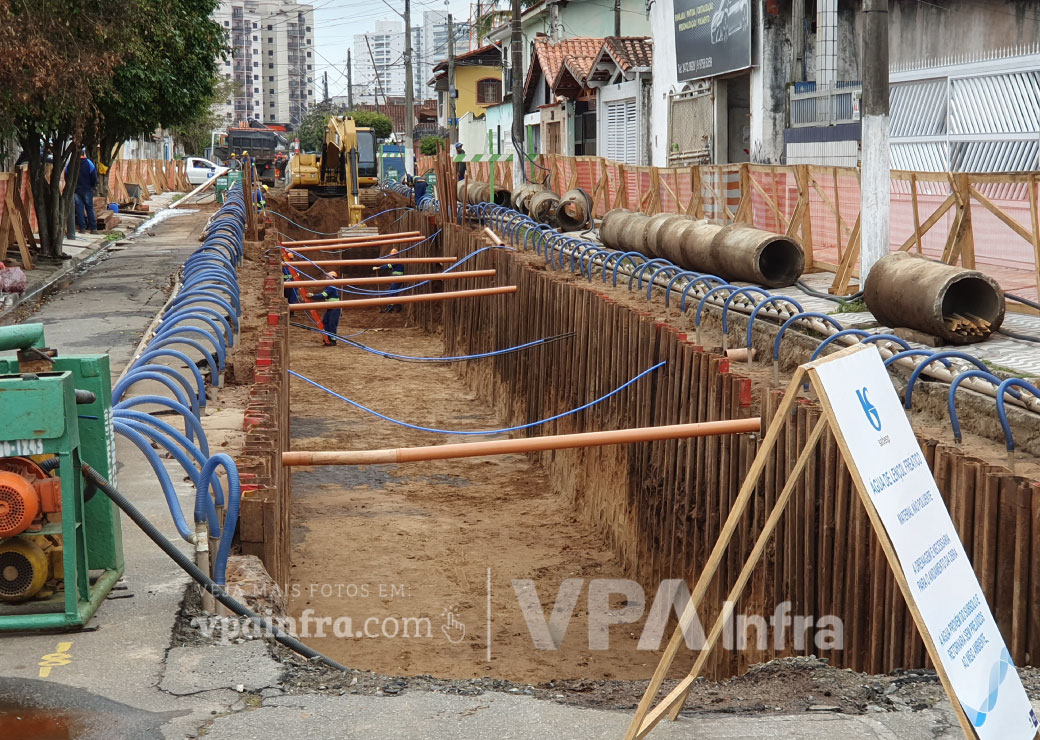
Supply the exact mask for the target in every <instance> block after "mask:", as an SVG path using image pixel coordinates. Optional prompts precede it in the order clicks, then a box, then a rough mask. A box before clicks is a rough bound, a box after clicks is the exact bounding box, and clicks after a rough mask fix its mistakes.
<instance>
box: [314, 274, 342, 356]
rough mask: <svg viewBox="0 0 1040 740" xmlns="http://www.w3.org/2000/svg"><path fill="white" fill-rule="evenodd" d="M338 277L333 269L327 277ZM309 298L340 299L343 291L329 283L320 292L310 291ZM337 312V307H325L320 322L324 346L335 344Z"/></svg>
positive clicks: (320, 299) (337, 323)
mask: <svg viewBox="0 0 1040 740" xmlns="http://www.w3.org/2000/svg"><path fill="white" fill-rule="evenodd" d="M338 277H339V273H338V272H336V271H335V270H333V271H332V272H330V273H329V278H330V279H333V280H335V279H336V278H338ZM311 298H313V299H314V300H316V301H341V300H343V291H342V290H341V289H340V288H337V287H336V286H335V285H330V286H328V287H327V288H325V290H323V291H322V292H320V293H312V294H311ZM339 314H340V309H339V308H338V307H337V308H326V309H325V316H324V317H323V318H322V320H321V323H322V324H323V325H324V327H325V331H326V334H323V335H322V340H321V341H322V344H324V345H325V346H326V347H335V346H336V337H335V334H336V332H337V331H338V330H339Z"/></svg>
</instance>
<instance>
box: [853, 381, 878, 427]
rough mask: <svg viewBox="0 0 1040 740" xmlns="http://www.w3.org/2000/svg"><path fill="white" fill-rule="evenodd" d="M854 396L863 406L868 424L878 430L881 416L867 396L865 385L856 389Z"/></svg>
mask: <svg viewBox="0 0 1040 740" xmlns="http://www.w3.org/2000/svg"><path fill="white" fill-rule="evenodd" d="M856 398H858V399H859V405H860V406H862V407H863V413H864V414H866V415H867V421H869V422H870V426H872V427H874V429H876V430H877V431H879V432H880V431H881V416H880V415H879V414H878V412H877V409H876V408H874V404H872V403H871V402H870V400H869V399H868V398H867V389H866V387H864V388H863V390H859V391H856Z"/></svg>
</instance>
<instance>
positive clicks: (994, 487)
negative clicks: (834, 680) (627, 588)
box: [398, 213, 1040, 678]
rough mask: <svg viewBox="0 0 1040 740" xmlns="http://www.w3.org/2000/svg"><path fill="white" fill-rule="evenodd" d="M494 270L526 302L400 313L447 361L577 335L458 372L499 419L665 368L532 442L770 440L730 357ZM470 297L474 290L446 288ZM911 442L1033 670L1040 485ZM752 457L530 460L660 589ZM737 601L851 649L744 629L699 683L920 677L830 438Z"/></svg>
mask: <svg viewBox="0 0 1040 740" xmlns="http://www.w3.org/2000/svg"><path fill="white" fill-rule="evenodd" d="M398 228H400V229H401V230H412V229H418V230H421V231H423V232H424V233H426V234H431V233H433V231H435V230H436V228H437V225H436V224H434V223H433V221H432V219H431V217H430V216H428V215H426V214H419V213H411V214H408V216H407V218H405V219H403V220H402V221H401V222H400V224H399V225H398ZM485 245H486V242H485V241H484V240H483V238H482V237H481V236H480V234H479V233H476V232H472V231H470V230H468V229H464V228H462V227H459V226H454V225H449V226H447V227H446V228H445V231H444V233H443V234H442V235H441V237H439V238H437V239H435V240H433V241H432V242H430V243H429V244H427V245H423V246H422V247H419V248H418V249H417V250H416V253H419V252H420V251H421V252H422V253H423V254H430V255H432V254H446V255H450V256H455V257H462V256H465V255H467V254H470V253H472V252H473V251H475V250H477V249H479V248H481V247H483V246H485ZM490 267H493V268H495V269H497V270H498V278H497V282H498V283H499V284H515V285H517V286H518V287H519V291H518V293H517V294H516V295H512V296H495V297H488V298H479V299H472V300H462V301H451V302H444V303H425V304H423V303H419V304H412V305H411V306H410V311H411V312H412V314H411V315H412V318H413V320H415V321H417V322H419V323H420V325H423V326H424V327H425V328H427V329H428V330H430V331H441V332H442V333H443V337H444V344H445V352H446V354H449V355H455V354H469V353H478V352H486V351H491V350H495V349H501V348H504V347H509V346H513V345H516V344H520V343H523V342H526V341H531V340H535V339H539V338H543V337H547V336H550V335H556V334H561V333H564V332H574V333H575V335H574V337H573V338H570V339H567V340H564V341H560V342H555V343H552V344H549V345H547V346H545V347H540V348H537V349H533V350H529V351H525V352H519V353H513V354H508V355H503V356H498V357H494V358H490V359H486V360H480V361H476V362H469V363H465V364H464V365H462V366H460V367H462V368H463V369H462V370H461V372H462V373H463V375H464V378H465V380H466V382H467V383H468V384H469V385H470V386H471V387H473V388H474V390H476V391H477V392H478V393H479V394H480V396H481V397H482V398H483V399H484V400H486V401H487V402H488V403H490V404H492V405H493V406H494V407H495V408H497V409H500V410H501V412H502V413H503V414H504V416H505V417H506V421H507V422H508V423H509V424H522V423H527V422H530V421H534V420H537V419H540V418H544V417H548V416H552V415H554V414H557V413H560V412H562V411H565V410H567V409H571V408H575V407H577V406H581V405H583V404H585V403H586V402H588V401H589V400H591V399H593V398H597V397H599V396H601V395H603V394H604V393H606V392H608V391H609V390H611V389H613V388H615V387H617V386H619V385H621V384H622V383H623V382H625V381H626V380H628V379H629V378H632V377H634V376H635V375H637V374H638V373H639V372H641V371H643V370H645V369H647V368H649V367H651V366H652V365H654V364H656V363H657V362H660V361H661V360H667V362H668V364H667V365H666V366H665V367H664V368H661V369H660V370H658V371H656V372H655V373H653V374H651V375H650V376H649V377H648V378H644V379H643V380H641V381H640V382H638V383H637V384H635V385H633V386H631V387H630V388H628V389H627V390H626V391H624V392H622V393H620V394H618V395H616V396H614V397H612V398H611V399H609V400H608V401H606V402H604V403H600V404H598V405H596V406H594V407H592V408H590V409H588V410H586V411H583V412H581V413H578V414H576V415H573V416H569V417H566V418H564V419H561V420H559V421H556V422H553V423H550V424H547V425H545V426H541V427H539V428H537V429H533V430H528V434H531V435H544V434H564V433H570V432H583V431H595V430H602V429H618V428H622V427H630V426H631V427H637V426H650V425H661V424H675V423H685V422H691V421H711V420H716V419H726V418H735V417H747V416H750V415H753V414H760V415H761V416H762V417H763V429H765V426H766V425H767V424H768V423H769V422H770V421H771V419H772V418H773V415H774V413H775V409H776V408H777V406H778V404H779V401H780V398H781V396H782V391H779V390H776V389H770V388H766V387H764V386H763V387H759V386H758V385H757V384H754V383H753V382H752V379H751V378H748V377H745V376H742V375H741V374H740V373H737V372H734V371H733V369H732V368H731V367H730V364H729V361H728V360H727V359H726V358H725V357H724V356H721V355H716V354H712V353H710V352H708V351H705V350H704V349H703V348H701V347H698V346H695V345H694V344H693V343H692V342H691V341H689V340H688V339H687V337H686V335H685V334H682V333H681V332H679V331H678V330H676V329H674V328H673V327H671V326H669V325H667V324H664V323H661V322H657V321H655V320H654V319H652V318H651V316H650V315H649V314H645V313H640V312H638V311H635V310H633V309H631V308H629V307H627V306H623V305H621V304H619V303H617V302H615V301H613V300H611V299H610V298H609V297H608V296H606V295H604V294H602V293H600V292H598V291H597V290H595V289H593V288H592V287H590V286H589V285H587V284H585V283H583V282H575V281H574V280H572V279H568V276H564V275H553V274H551V273H548V272H546V271H545V269H544V268H542V267H541V265H534V264H527V263H525V262H524V260H523V258H522V257H520V256H518V255H516V254H514V253H512V252H509V251H507V250H490V251H486V252H483V253H482V254H480V255H478V256H477V257H475V258H474V259H473V260H470V261H469V262H468V263H467V269H484V268H490ZM460 282H467V283H471V282H474V281H460ZM465 287H478V286H477V285H476V284H467V285H453V289H461V288H465ZM427 289H431V288H427ZM432 289H433V290H438V289H439V288H437V287H434V288H432ZM819 414H820V409H819V406H818V404H816V403H815V402H813V401H810V400H807V399H806V400H803V401H801V402H799V403H798V404H797V406H796V412H795V415H794V417H793V418H792V420H791V423H789V424H788V425H787V427H786V434H785V435H783V436H782V438H781V440H780V443H779V444H778V446H777V448H776V450H775V452H774V454H773V455H772V457H771V459H770V460H769V461H768V464H767V466H766V469H765V475H764V476H763V479H762V482H761V483H760V485H759V488H758V490H757V492H756V495H755V496H754V501H753V505H752V508H751V513H750V515H749V516H748V517H747V520H746V521H745V522H742V523H741V526H740V528H739V529H738V534H737V536H736V537H735V539H734V545H733V546H732V547H731V552H730V553H729V554H728V556H727V558H725V559H724V561H723V563H722V566H721V568H720V571H719V574H718V575H717V576H716V578H715V583H714V584H713V586H712V588H711V590H710V591H709V597H708V599H707V601H709V602H712V603H714V604H718V602H719V601H721V599H722V598H723V595H724V594H725V593H726V591H728V589H729V587H730V586H731V585H732V583H733V581H734V580H735V578H736V575H737V573H738V572H739V570H740V567H741V566H742V564H743V562H744V559H745V558H746V556H747V554H748V553H749V552H750V549H751V546H752V544H753V540H754V537H755V536H756V535H757V533H758V531H759V530H760V529H761V526H762V524H763V522H764V518H765V512H767V511H769V510H770V508H771V507H772V504H773V502H774V500H775V498H776V495H777V494H778V493H779V491H780V489H781V488H782V487H783V484H784V481H785V480H786V478H787V476H786V471H788V470H789V469H791V468H792V467H793V464H794V461H795V458H796V457H797V455H798V452H799V451H800V449H801V447H802V445H803V443H804V441H805V439H806V437H807V435H808V432H809V431H810V430H811V429H812V426H813V423H814V421H815V419H816V418H817V417H818V416H819ZM920 442H921V445H922V447H923V449H924V452H925V456H926V458H927V461H928V464H929V466H930V467H931V469H932V471H933V472H934V474H935V477H936V480H937V482H938V485H939V489H940V492H941V493H942V495H943V498H944V499H945V501H946V503H947V505H948V506H949V508H950V511H951V514H952V516H953V519H954V522H955V523H956V525H957V529H958V532H959V533H960V535H961V538H962V540H963V541H964V543H965V548H966V550H967V553H968V555H969V556H970V557H971V559H972V563H973V564H974V567H975V571H976V573H977V574H978V576H979V579H980V581H981V583H982V587H983V591H984V592H985V594H986V596H987V598H988V599H989V601H990V604H991V605H993V607H994V612H995V615H996V619H997V623H998V624H999V625H1000V628H1001V631H1002V632H1003V634H1004V636H1005V639H1006V640H1007V643H1008V646H1009V648H1010V650H1011V654H1012V656H1013V658H1014V660H1015V662H1016V663H1017V664H1018V665H1029V664H1032V665H1038V664H1040V609H1038V608H1037V604H1040V484H1037V483H1036V482H1035V481H1032V480H1028V479H1026V478H1022V477H1016V476H1013V475H1011V474H1010V473H1009V472H1008V471H1007V470H1006V469H1004V468H1001V467H997V466H992V465H988V464H986V463H984V462H983V461H981V460H979V459H975V458H972V457H971V456H969V455H966V454H965V453H964V452H963V451H961V450H960V449H958V448H956V447H954V446H952V445H946V444H938V443H936V442H935V441H934V440H931V439H926V438H921V439H920ZM758 444H759V440H758V439H757V438H756V437H753V436H747V435H745V436H742V437H709V438H702V439H696V440H683V441H679V440H674V441H669V442H661V443H647V444H636V445H626V446H620V447H600V448H593V449H587V450H563V451H556V452H547V453H540V461H541V463H542V464H543V465H544V466H545V468H546V469H547V471H548V472H549V473H550V477H551V479H552V480H553V482H554V486H555V487H556V489H557V491H558V492H559V494H560V495H564V496H567V497H568V498H569V499H570V500H571V501H572V502H573V504H574V506H575V508H576V510H578V511H579V512H580V513H581V515H582V516H584V517H585V518H586V519H588V520H590V521H591V522H593V523H594V524H595V525H596V526H597V527H598V528H599V529H600V531H601V532H602V533H603V535H604V536H605V537H606V539H607V540H608V542H609V544H610V546H611V547H612V548H613V550H614V552H615V553H616V555H617V557H618V558H619V560H620V561H621V562H622V564H623V566H624V567H625V568H626V569H627V571H628V572H629V573H630V574H631V575H632V577H633V578H636V579H637V580H639V581H640V582H641V583H642V584H643V585H644V587H646V588H647V589H648V594H652V593H653V592H654V591H653V589H656V587H657V584H658V583H659V582H660V580H661V579H664V578H686V579H687V581H688V582H690V581H692V578H691V574H697V573H699V571H700V569H701V567H702V565H703V564H704V562H705V561H706V559H707V557H708V554H709V553H710V551H711V548H712V546H713V545H714V542H715V540H716V538H717V536H718V534H719V531H720V529H721V528H722V525H723V522H724V521H725V518H726V516H727V514H728V513H729V511H730V508H731V506H732V503H733V501H734V499H735V497H736V494H737V491H738V490H739V488H740V485H741V482H742V481H743V479H744V476H745V473H746V471H747V469H748V468H749V466H750V464H751V461H752V459H753V458H754V456H755V453H756V451H757V446H758ZM745 594H746V595H745V597H744V599H743V601H742V603H739V604H737V605H736V607H737V608H736V609H735V613H736V614H747V615H755V614H758V615H762V616H764V617H766V619H767V620H768V618H769V617H770V616H771V615H772V614H773V611H774V608H775V606H776V605H777V604H778V603H781V602H784V601H790V602H791V613H792V614H795V615H814V616H815V617H816V618H819V617H821V616H823V615H835V616H837V617H839V618H840V619H841V620H842V622H843V625H844V649H843V650H834V649H828V648H829V646H830V643H827V642H824V643H823V646H822V647H821V646H820V645H818V644H817V643H816V637H817V632H816V628H814V627H809V628H807V629H806V630H804V631H802V630H798V631H799V632H800V633H801V637H800V636H799V635H794V634H791V633H789V634H788V639H787V640H786V646H787V647H786V648H784V649H781V650H778V649H776V648H775V647H774V643H773V641H772V640H770V641H769V642H768V643H767V644H765V646H764V647H763V646H762V644H761V643H760V642H759V641H758V640H757V637H756V630H755V628H754V626H752V627H750V628H748V629H746V630H744V629H738V630H736V641H737V644H738V646H739V645H740V640H741V633H746V634H747V643H748V648H747V649H746V650H728V651H723V650H719V649H716V650H715V654H714V656H713V658H712V661H711V662H710V664H709V665H710V669H709V670H708V671H707V673H706V675H709V676H712V675H713V676H714V677H716V678H721V677H725V676H729V675H733V674H736V673H740V672H743V671H744V670H746V668H747V667H748V666H749V665H751V664H754V663H758V662H762V661H766V660H770V659H772V658H774V657H780V656H784V655H791V654H805V655H808V654H815V655H817V656H822V657H824V658H827V659H829V660H830V661H831V663H832V664H834V665H836V666H839V667H848V668H853V669H855V670H861V671H867V672H871V673H881V672H887V671H890V670H892V669H894V668H899V667H904V668H913V667H923V666H926V664H927V658H926V656H925V652H924V645H923V643H922V642H921V640H920V638H919V637H918V636H917V634H916V628H915V626H914V624H913V622H912V620H911V618H910V615H909V612H908V610H907V608H906V605H905V603H904V601H903V598H902V595H901V594H900V593H899V590H898V587H897V586H896V584H895V581H894V579H893V578H892V576H891V574H890V572H889V569H888V566H887V563H886V561H885V558H884V554H883V553H882V551H881V548H880V547H879V546H878V544H877V542H876V539H875V538H874V536H873V532H872V530H871V528H870V523H869V521H868V519H867V517H866V514H865V513H864V512H863V510H862V507H861V505H860V504H859V501H858V499H857V498H856V495H855V492H854V490H853V484H852V478H851V476H850V474H849V472H848V470H847V468H846V467H845V465H844V463H843V462H842V461H841V460H840V457H839V452H838V448H837V445H836V443H835V440H834V438H833V436H832V435H831V434H830V433H829V432H828V433H826V434H825V436H824V438H823V440H822V441H821V443H820V445H819V447H818V448H817V451H816V453H815V455H814V456H813V457H812V458H811V461H810V463H809V465H808V466H807V468H806V470H805V471H804V473H803V475H802V478H801V480H800V481H799V484H798V487H797V489H796V492H795V494H794V495H793V497H792V500H791V503H790V504H789V506H788V508H787V511H786V513H785V514H784V517H783V519H782V521H781V523H780V525H779V527H778V529H777V532H776V535H775V536H774V537H773V539H772V541H771V543H770V545H769V548H768V550H767V552H766V554H765V555H764V556H763V559H762V562H761V563H760V565H759V567H758V568H757V570H756V572H755V574H754V576H753V578H752V581H751V582H750V584H749V586H748V588H747V590H746V592H745ZM702 611H703V610H702ZM714 616H715V615H714V614H712V613H710V612H708V613H702V614H700V620H701V623H702V624H703V625H707V624H710V622H709V620H710V619H713V618H714ZM818 626H821V625H818ZM822 628H823V630H822V631H820V632H819V633H818V634H819V636H820V637H821V639H822V638H824V637H827V636H828V635H829V634H830V633H828V632H826V630H828V629H829V628H830V627H829V626H828V625H822Z"/></svg>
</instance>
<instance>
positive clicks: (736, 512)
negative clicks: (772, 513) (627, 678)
mask: <svg viewBox="0 0 1040 740" xmlns="http://www.w3.org/2000/svg"><path fill="white" fill-rule="evenodd" d="M804 376H805V370H804V368H801V367H799V368H798V369H797V370H796V371H795V373H794V376H793V377H792V379H791V382H790V383H789V384H788V388H787V393H786V394H785V395H784V398H783V400H782V401H781V403H780V406H779V408H778V409H777V416H776V417H775V418H774V420H773V423H771V424H770V425H769V428H768V429H767V430H766V434H765V437H764V439H763V442H762V448H761V449H760V450H759V454H758V455H757V456H756V457H755V460H754V462H752V464H751V468H750V470H749V471H748V475H747V477H746V478H745V479H744V482H743V483H742V485H741V489H740V493H739V494H738V495H737V499H736V502H735V506H734V508H733V510H732V511H730V514H729V516H728V517H727V518H726V523H725V526H724V527H723V532H722V533H721V535H720V536H719V537H718V538H717V539H716V540H715V543H714V546H713V547H712V550H711V554H710V555H709V556H708V558H707V561H706V562H705V564H704V567H703V568H702V570H701V571H700V573H699V575H698V576H697V580H696V583H695V584H694V587H693V590H692V593H691V595H690V601H689V603H688V604H687V606H686V608H685V609H683V612H682V614H681V615H680V617H679V623H678V625H676V628H675V630H674V632H673V633H672V637H671V639H670V640H669V641H668V645H667V646H666V647H665V649H664V652H663V653H662V656H661V660H660V662H659V663H658V665H657V668H656V669H655V670H654V674H653V676H652V677H651V679H650V682H649V684H648V685H647V688H646V691H645V692H644V693H643V697H642V699H640V702H639V706H638V707H637V708H636V712H635V715H634V716H633V718H632V722H631V724H630V725H629V728H628V731H627V732H626V733H625V739H626V740H635V739H636V738H641V737H645V736H646V734H647V733H648V732H649V731H650V730H651V729H652V728H653V726H654V725H656V724H657V722H659V721H660V720H661V718H662V717H663V716H664V713H665V712H667V711H669V709H670V708H671V706H670V705H667V704H665V703H664V702H662V703H661V704H659V705H658V706H657V707H656V708H654V710H653V711H654V712H655V713H657V716H656V719H653V721H651V719H650V717H649V716H648V714H649V713H650V711H651V707H652V705H653V703H654V699H656V698H657V693H658V691H660V688H661V684H662V683H663V682H664V679H665V677H666V676H667V674H668V670H669V668H670V667H671V664H672V661H673V660H674V659H675V656H676V654H677V653H678V651H679V648H680V647H681V646H682V644H683V643H684V642H685V639H684V632H685V631H686V630H687V629H688V628H689V626H690V625H691V624H692V622H693V620H694V619H695V618H696V617H697V609H698V607H699V606H700V604H701V601H702V600H703V598H704V595H705V593H706V592H707V589H708V585H709V583H710V582H711V581H712V580H714V576H715V573H716V571H717V570H718V568H719V565H720V564H721V562H722V559H723V556H724V555H725V551H726V548H727V547H728V546H729V540H730V539H731V538H732V536H733V531H734V530H735V529H736V527H737V524H738V522H739V521H740V519H741V517H743V515H744V512H745V511H746V509H747V505H748V502H749V501H750V499H751V496H752V494H753V493H754V490H755V487H756V486H757V483H758V479H759V477H760V476H761V475H762V471H763V469H764V468H765V464H766V460H767V458H768V457H769V454H770V453H771V452H772V449H773V447H774V445H775V444H776V441H777V438H778V437H779V435H780V432H781V431H782V430H783V428H784V426H785V425H786V421H787V415H788V414H789V413H790V410H791V406H792V405H793V404H794V401H795V398H796V397H797V395H798V386H799V385H800V384H801V382H802V379H803V378H804ZM692 683H693V680H692V679H689V677H687V679H684V680H683V681H682V682H680V684H679V687H677V689H679V695H680V696H682V697H683V698H685V689H686V688H688V687H689V686H690V685H692ZM684 684H685V686H684ZM675 693H676V691H675V690H673V692H672V694H675ZM670 695H671V694H670ZM681 706H682V704H681V702H680V703H679V707H680V708H681Z"/></svg>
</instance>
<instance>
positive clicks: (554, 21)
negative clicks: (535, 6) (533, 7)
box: [546, 0, 560, 44]
mask: <svg viewBox="0 0 1040 740" xmlns="http://www.w3.org/2000/svg"><path fill="white" fill-rule="evenodd" d="M546 4H547V5H548V6H549V40H550V41H552V42H553V43H554V44H555V43H556V42H557V41H559V40H560V5H559V3H558V2H557V0H546Z"/></svg>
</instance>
